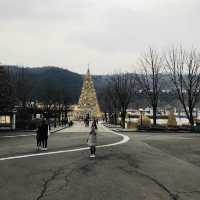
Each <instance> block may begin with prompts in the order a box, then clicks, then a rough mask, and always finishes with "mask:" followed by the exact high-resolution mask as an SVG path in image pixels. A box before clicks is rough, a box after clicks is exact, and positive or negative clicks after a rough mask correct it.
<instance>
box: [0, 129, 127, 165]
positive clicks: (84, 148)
mask: <svg viewBox="0 0 200 200" xmlns="http://www.w3.org/2000/svg"><path fill="white" fill-rule="evenodd" d="M109 132H111V133H113V134H115V135H118V136H121V137H122V138H123V139H122V140H121V141H119V142H115V143H111V144H105V145H99V146H97V148H104V147H111V146H116V145H121V144H124V143H126V142H128V141H129V140H130V138H129V137H128V136H127V135H124V134H121V133H115V132H113V131H109ZM88 149H89V147H83V148H77V149H69V150H61V151H52V152H45V153H35V154H26V155H21V156H10V157H6V158H0V161H5V160H14V159H20V158H29V157H37V156H45V155H53V154H61V153H68V152H75V151H85V150H88Z"/></svg>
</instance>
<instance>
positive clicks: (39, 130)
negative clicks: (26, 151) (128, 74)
mask: <svg viewBox="0 0 200 200" xmlns="http://www.w3.org/2000/svg"><path fill="white" fill-rule="evenodd" d="M36 140H37V150H39V149H40V147H41V142H42V126H41V124H40V125H39V126H38V129H37V134H36Z"/></svg>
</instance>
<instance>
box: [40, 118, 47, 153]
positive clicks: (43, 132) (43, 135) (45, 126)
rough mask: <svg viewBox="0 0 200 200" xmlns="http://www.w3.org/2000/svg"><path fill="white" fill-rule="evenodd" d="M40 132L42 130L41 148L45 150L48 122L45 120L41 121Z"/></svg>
mask: <svg viewBox="0 0 200 200" xmlns="http://www.w3.org/2000/svg"><path fill="white" fill-rule="evenodd" d="M41 132H42V147H43V150H47V142H48V124H47V123H46V121H43V122H42V126H41Z"/></svg>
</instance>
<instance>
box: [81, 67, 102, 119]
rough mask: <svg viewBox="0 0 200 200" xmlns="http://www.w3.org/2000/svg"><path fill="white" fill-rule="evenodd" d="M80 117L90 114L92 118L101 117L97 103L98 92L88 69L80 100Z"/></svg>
mask: <svg viewBox="0 0 200 200" xmlns="http://www.w3.org/2000/svg"><path fill="white" fill-rule="evenodd" d="M78 106H79V117H84V116H85V115H86V114H89V115H90V116H91V117H100V116H101V112H100V108H99V104H98V101H97V96H96V91H95V88H94V84H93V81H92V77H91V75H90V71H89V69H88V71H87V74H86V75H85V78H84V82H83V87H82V90H81V95H80V98H79V103H78Z"/></svg>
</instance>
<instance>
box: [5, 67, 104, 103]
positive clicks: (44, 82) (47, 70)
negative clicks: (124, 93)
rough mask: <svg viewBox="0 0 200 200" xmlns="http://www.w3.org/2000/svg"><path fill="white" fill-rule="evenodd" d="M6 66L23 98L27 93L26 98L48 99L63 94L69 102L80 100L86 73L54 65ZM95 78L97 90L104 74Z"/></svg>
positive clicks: (102, 81) (19, 94) (57, 97)
mask: <svg viewBox="0 0 200 200" xmlns="http://www.w3.org/2000/svg"><path fill="white" fill-rule="evenodd" d="M6 68H7V69H9V72H10V74H11V75H12V79H13V80H14V82H15V84H16V86H17V93H18V96H21V98H22V96H23V95H25V96H27V97H26V98H30V99H33V100H34V99H37V100H38V99H39V100H46V101H48V100H49V99H51V98H53V99H59V98H61V96H62V98H64V99H65V101H66V102H68V103H77V102H78V98H79V95H80V91H81V87H82V83H83V78H84V75H81V74H78V73H74V72H71V71H69V70H67V69H62V68H59V67H54V66H46V67H35V68H28V67H25V68H21V67H18V66H6ZM16 80H18V81H17V82H16ZM93 80H94V85H95V87H96V88H97V90H98V89H99V88H100V87H101V86H102V85H103V84H104V83H105V77H104V76H93ZM20 82H21V83H22V84H21V83H20ZM23 83H24V85H23ZM20 84H21V85H20ZM22 85H23V86H22ZM22 90H23V91H22ZM24 93H26V94H24Z"/></svg>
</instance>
